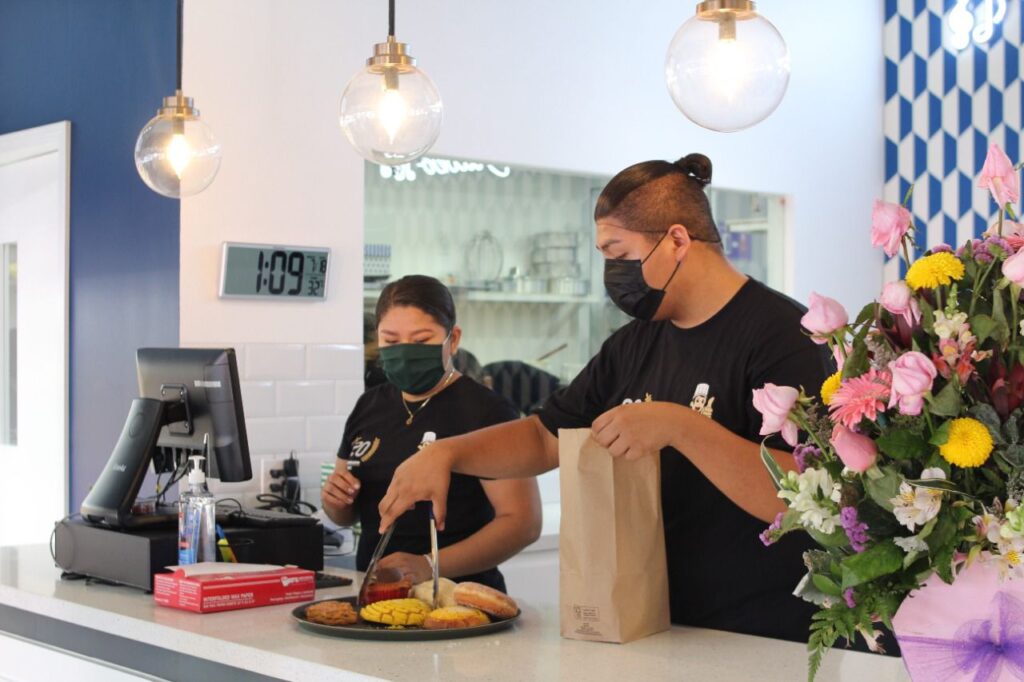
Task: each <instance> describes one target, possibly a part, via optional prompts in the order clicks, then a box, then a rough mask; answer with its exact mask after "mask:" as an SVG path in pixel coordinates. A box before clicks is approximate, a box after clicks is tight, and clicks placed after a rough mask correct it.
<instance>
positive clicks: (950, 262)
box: [907, 251, 964, 290]
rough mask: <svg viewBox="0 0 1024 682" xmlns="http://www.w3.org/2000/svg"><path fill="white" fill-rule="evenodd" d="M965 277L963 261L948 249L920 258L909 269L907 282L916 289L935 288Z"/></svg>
mask: <svg viewBox="0 0 1024 682" xmlns="http://www.w3.org/2000/svg"><path fill="white" fill-rule="evenodd" d="M963 277H964V264H963V262H962V261H961V260H960V259H959V258H957V257H956V256H954V255H953V254H951V253H949V252H946V251H942V252H939V253H933V254H932V255H930V256H925V257H924V258H918V259H917V260H916V261H914V264H913V265H911V266H910V269H909V270H907V284H909V285H910V288H911V289H914V290H917V289H934V288H935V287H937V286H944V285H948V284H950V283H952V282H954V281H960V280H961V279H963Z"/></svg>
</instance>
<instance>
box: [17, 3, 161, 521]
mask: <svg viewBox="0 0 1024 682" xmlns="http://www.w3.org/2000/svg"><path fill="white" fill-rule="evenodd" d="M175 7H176V4H175V0H0V134H2V133H7V132H11V131H15V130H21V129H23V128H31V127H34V126H39V125H44V124H47V123H53V122H55V121H60V120H69V121H71V283H70V284H71V292H70V296H71V298H70V305H71V370H70V371H71V374H70V380H71V508H72V510H77V509H78V506H79V505H80V503H81V501H82V498H83V497H84V496H85V494H86V492H88V489H89V486H90V485H92V483H93V481H95V480H96V477H97V475H98V474H99V472H100V470H101V469H102V467H103V464H104V463H105V462H106V460H107V457H108V456H109V455H110V451H111V449H112V447H113V445H114V443H115V442H116V440H117V436H118V435H119V433H120V430H121V426H122V425H123V423H124V417H125V414H126V412H127V409H128V406H129V404H130V402H131V399H132V398H134V397H136V396H137V395H138V387H137V384H136V379H135V355H134V353H135V349H136V348H138V347H140V346H146V345H154V346H177V345H178V245H179V204H178V202H177V201H173V200H170V199H166V198H164V197H161V196H159V195H157V194H155V193H153V192H151V191H150V190H149V189H148V188H147V187H146V186H145V185H144V184H143V182H142V180H141V179H140V178H139V176H138V174H137V173H136V171H135V163H134V161H133V159H132V152H133V150H134V146H135V138H136V136H137V135H138V133H139V130H140V129H141V128H142V126H143V125H144V124H145V123H146V121H147V120H149V119H150V118H151V117H152V116H153V115H155V114H156V109H157V107H158V106H159V105H160V102H161V98H163V97H164V96H166V95H171V94H173V93H174V82H175V52H176V42H175V41H176V38H175ZM24 304H26V305H31V302H30V301H26V302H24Z"/></svg>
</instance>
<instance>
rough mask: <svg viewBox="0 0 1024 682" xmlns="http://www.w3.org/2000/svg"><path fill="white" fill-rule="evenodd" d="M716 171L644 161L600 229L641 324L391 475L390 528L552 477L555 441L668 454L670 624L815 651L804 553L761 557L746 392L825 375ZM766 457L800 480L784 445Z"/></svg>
mask: <svg viewBox="0 0 1024 682" xmlns="http://www.w3.org/2000/svg"><path fill="white" fill-rule="evenodd" d="M710 181H711V162H710V161H709V160H708V158H707V157H706V156H704V155H702V154H689V155H687V156H685V157H683V158H682V159H679V160H678V161H676V162H674V163H670V162H668V161H646V162H644V163H638V164H636V165H633V166H630V167H629V168H626V169H625V170H623V171H621V172H620V173H619V174H617V175H616V176H615V177H614V178H612V180H611V182H609V183H608V185H607V186H606V187H605V188H604V190H603V191H602V192H601V195H600V197H599V199H598V201H597V206H596V208H595V211H594V220H595V223H596V230H597V248H598V250H600V252H601V253H602V254H603V256H604V258H605V274H604V281H605V288H606V289H607V291H608V295H609V296H610V298H611V300H612V301H613V302H614V303H615V304H616V305H617V306H618V307H619V308H621V309H622V310H623V311H624V312H626V313H627V314H629V315H630V316H632V317H633V318H634V319H633V321H632V322H630V323H629V324H627V325H626V326H624V327H623V328H621V329H619V330H618V331H616V332H615V333H614V334H612V335H611V337H609V338H608V339H607V340H606V341H605V343H604V345H603V346H602V347H601V350H600V351H599V352H598V354H597V355H596V356H594V358H593V359H591V361H590V363H589V364H588V365H587V366H586V368H584V369H583V371H582V372H580V374H579V375H578V376H577V377H576V378H575V379H574V380H573V382H572V383H571V385H569V386H568V387H567V388H566V389H565V390H563V391H561V392H559V393H557V394H555V395H553V396H552V397H551V398H550V399H549V400H548V402H547V403H546V405H545V406H544V408H543V410H541V412H540V413H539V414H537V415H534V416H531V417H529V418H528V419H523V420H520V421H517V422H510V423H506V424H499V425H497V426H492V427H489V428H486V429H483V430H480V431H476V432H473V433H468V434H465V435H462V436H458V437H455V438H448V439H442V440H438V441H437V442H436V443H433V444H431V445H430V446H429V447H427V448H424V450H423V451H421V452H420V453H419V454H417V455H414V456H413V457H411V458H409V459H408V460H407V461H406V462H405V463H404V464H402V466H400V467H399V468H398V470H397V471H396V472H395V476H394V479H393V481H392V484H391V487H390V489H389V490H388V493H387V495H385V497H384V499H383V500H382V501H381V505H380V511H381V520H382V528H386V527H387V526H388V525H389V524H390V523H392V522H393V520H394V519H395V518H396V517H397V515H398V514H400V513H401V512H403V511H404V510H406V509H408V508H409V507H411V506H412V505H413V504H414V503H416V502H417V501H419V500H433V502H434V505H435V513H437V515H438V518H439V519H443V516H444V509H443V504H444V499H445V494H446V491H447V489H448V484H449V479H450V476H451V475H452V473H453V472H455V473H457V474H473V475H477V476H485V477H489V478H499V479H500V478H515V477H518V476H527V475H531V476H532V475H535V474H540V473H543V472H545V471H548V470H550V469H553V468H555V467H557V466H558V440H557V433H558V429H560V428H584V427H589V428H590V429H591V430H592V431H593V435H594V438H595V439H596V440H597V441H598V442H599V443H600V444H601V445H603V446H605V447H606V448H608V449H609V450H610V452H611V453H612V455H614V456H617V457H625V458H627V459H632V458H638V457H649V456H653V455H652V454H651V453H660V455H659V456H660V457H661V475H662V506H663V512H664V520H665V544H666V550H667V558H668V573H669V600H670V610H671V615H672V621H673V622H675V623H679V624H685V625H693V626H699V627H707V628H716V629H721V630H730V631H734V632H743V633H749V634H754V635H763V636H769V637H777V638H783V639H790V640H794V641H806V639H807V634H808V626H809V624H810V615H811V613H812V612H813V606H812V605H810V604H808V603H806V602H803V601H802V600H800V599H799V598H797V597H794V596H793V594H792V593H793V590H794V588H795V587H796V585H797V583H798V582H799V581H800V578H801V577H802V576H803V574H804V572H805V571H804V567H803V562H802V553H803V552H804V550H806V549H808V548H809V546H810V545H809V544H808V541H807V540H806V539H804V538H801V537H794V536H786V537H784V538H782V539H781V540H780V541H779V543H778V545H777V546H776V547H773V548H772V550H771V551H768V550H766V549H765V548H764V546H763V545H762V543H761V541H760V539H759V537H758V536H759V533H760V532H761V531H763V530H764V527H765V524H766V523H768V522H771V521H773V520H774V519H775V517H776V515H777V514H778V513H779V512H781V511H783V510H784V509H785V505H784V504H783V502H782V501H781V500H779V499H778V498H777V497H776V491H775V488H774V487H773V485H772V482H771V479H770V478H769V476H768V474H767V472H766V471H765V468H764V465H763V464H762V462H761V459H760V455H759V445H760V441H761V438H760V436H759V435H758V431H759V430H760V427H761V416H760V414H759V413H758V412H757V411H756V410H755V409H754V406H753V403H752V390H753V389H754V388H760V387H761V386H763V385H764V384H766V383H769V382H770V383H775V384H779V385H784V386H804V387H806V388H807V389H808V390H816V389H817V387H818V386H820V385H821V383H822V381H823V380H824V379H825V377H827V376H828V375H829V373H830V371H829V367H828V363H829V359H828V358H827V357H826V356H825V355H824V354H823V353H822V352H821V351H820V349H819V348H818V347H817V346H816V345H815V344H814V343H813V342H812V341H811V340H810V339H809V338H807V337H806V336H804V335H803V333H802V332H801V328H800V317H801V316H802V314H803V312H804V310H803V308H802V307H801V306H800V305H799V304H797V303H795V302H794V301H792V300H790V299H789V298H787V297H786V296H784V295H782V294H780V293H778V292H776V291H773V290H771V289H769V288H768V287H767V286H765V285H764V284H762V283H760V282H757V281H755V280H753V279H751V278H749V277H747V276H746V275H744V274H742V273H740V272H739V271H737V270H736V269H735V268H734V267H733V266H732V265H731V264H730V263H729V261H728V260H727V259H726V258H725V255H724V253H723V250H722V246H721V238H720V236H719V234H718V230H717V228H716V227H715V222H714V219H713V217H712V215H711V208H710V206H709V203H708V199H707V195H706V194H705V192H704V188H705V186H706V185H707V184H708V183H710ZM768 445H769V447H770V448H771V450H770V452H771V454H772V456H773V457H774V458H775V460H776V461H777V462H778V464H779V466H780V467H781V468H782V469H785V470H791V469H794V468H795V464H794V461H793V457H792V455H791V454H790V452H788V451H787V450H786V449H785V446H784V445H783V444H782V443H781V441H771V442H769V444H768Z"/></svg>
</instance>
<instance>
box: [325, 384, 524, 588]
mask: <svg viewBox="0 0 1024 682" xmlns="http://www.w3.org/2000/svg"><path fill="white" fill-rule="evenodd" d="M409 409H410V410H412V412H413V414H414V417H413V421H412V424H406V420H407V419H408V418H409V413H408V412H406V410H405V408H404V407H403V406H402V395H401V392H400V391H399V390H398V389H397V388H396V387H395V386H394V385H393V384H391V383H384V384H381V385H379V386H375V387H374V388H371V389H370V390H368V391H366V392H365V393H363V395H362V396H360V397H359V400H358V401H357V402H356V405H355V407H354V408H353V409H352V414H350V415H349V418H348V421H347V422H346V423H345V435H344V437H343V438H342V442H341V446H340V447H339V448H338V457H341V458H344V459H350V458H351V459H359V460H361V461H362V463H361V464H360V465H359V467H357V468H355V469H353V470H352V473H353V474H354V475H355V477H356V478H358V479H359V481H360V483H361V484H362V485H361V487H360V490H359V496H358V497H357V498H356V504H355V506H356V511H357V512H358V514H359V518H360V520H361V521H362V535H361V536H360V538H359V547H358V550H357V552H356V567H357V568H358V569H359V570H361V571H365V570H366V567H367V565H368V564H369V562H370V555H371V554H373V550H374V547H376V546H377V541H378V540H379V539H380V534H379V533H378V532H377V528H378V527H379V526H380V512H379V511H378V509H377V505H378V504H380V501H381V499H382V498H383V497H384V494H385V493H386V492H387V489H388V485H389V484H390V483H391V478H392V476H393V475H394V473H395V469H396V468H397V467H398V465H400V464H401V463H402V462H404V461H405V460H406V459H408V458H409V457H411V456H412V455H413V454H414V453H415V452H416V451H417V450H418V449H419V448H420V446H421V444H422V443H424V441H425V440H426V441H430V440H433V439H437V440H440V439H441V438H448V437H449V436H457V435H460V434H463V433H468V432H469V431H475V430H476V429H482V428H484V427H485V426H491V425H493V424H498V423H500V422H504V421H509V420H512V419H516V418H518V417H519V414H518V413H517V412H516V411H515V409H513V408H512V406H511V405H510V404H509V403H508V402H506V401H505V400H504V399H502V398H501V397H500V396H498V395H497V394H495V393H494V392H493V391H491V390H490V389H488V388H486V387H485V386H482V385H480V384H478V383H477V382H475V381H473V380H471V379H467V378H465V377H460V378H458V379H456V380H455V381H453V382H452V383H451V385H449V386H448V387H447V388H445V389H444V390H443V391H441V392H440V393H438V394H436V395H434V396H433V397H431V398H430V399H429V402H427V403H426V404H425V405H424V404H423V403H409ZM429 434H433V435H432V436H431V435H429ZM428 510H429V507H428V506H427V505H426V503H421V504H419V505H417V506H416V508H415V509H412V510H410V511H408V512H406V513H405V514H403V515H402V516H401V517H399V519H398V521H397V522H396V523H395V532H394V534H393V535H392V536H391V541H390V542H389V543H388V547H387V549H386V550H385V554H390V553H392V552H410V553H413V554H425V553H427V552H429V551H430V532H429V527H430V526H429V519H430V516H429V511H428ZM492 520H494V507H493V506H491V502H490V500H489V499H488V498H487V494H486V493H485V492H484V489H483V486H482V485H481V484H480V480H479V479H478V478H475V477H472V476H464V475H461V474H453V475H452V480H451V486H450V487H449V489H448V514H447V518H446V520H445V529H444V530H443V531H442V532H440V533H438V537H437V540H438V545H439V546H441V547H447V546H448V545H452V544H455V543H456V542H460V541H462V540H464V539H466V538H467V537H469V536H470V535H472V534H473V533H475V532H477V531H478V530H480V529H481V528H483V527H484V526H486V525H487V524H488V523H490V522H491V521H492ZM459 580H473V581H475V582H480V583H484V584H485V585H490V586H492V587H495V588H497V589H500V590H502V591H504V590H505V582H504V579H503V578H502V576H501V573H500V572H499V571H498V569H496V568H494V569H491V570H489V571H485V572H483V573H478V574H475V575H471V576H461V577H460V578H459Z"/></svg>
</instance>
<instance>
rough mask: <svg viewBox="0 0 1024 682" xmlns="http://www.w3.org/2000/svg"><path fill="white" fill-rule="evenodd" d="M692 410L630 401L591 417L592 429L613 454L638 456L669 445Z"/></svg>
mask: <svg viewBox="0 0 1024 682" xmlns="http://www.w3.org/2000/svg"><path fill="white" fill-rule="evenodd" d="M692 414H693V411H692V410H690V409H689V408H686V407H684V406H682V405H678V404H676V403H669V402H659V401H655V402H648V403H630V404H628V405H619V406H618V407H613V408H612V409H610V410H608V411H607V412H605V413H604V414H602V415H601V416H600V417H598V418H597V419H595V420H594V424H593V425H592V426H591V431H592V432H593V435H594V440H596V441H597V442H598V443H599V444H600V445H602V446H604V447H605V448H607V449H608V451H609V452H611V454H612V456H613V457H625V458H626V459H630V460H631V459H637V458H639V457H643V456H644V455H651V454H657V453H658V452H660V451H661V449H662V448H665V447H668V446H670V445H672V443H673V442H674V440H675V434H676V433H678V432H679V430H680V429H681V428H683V427H682V423H683V421H684V420H686V419H688V418H690V417H691V415H692Z"/></svg>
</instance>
